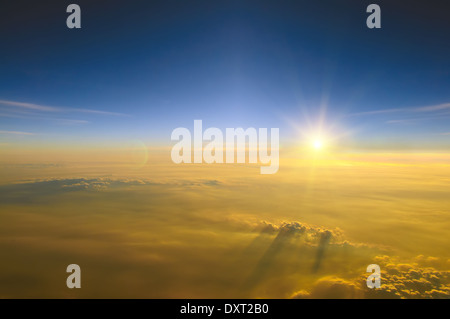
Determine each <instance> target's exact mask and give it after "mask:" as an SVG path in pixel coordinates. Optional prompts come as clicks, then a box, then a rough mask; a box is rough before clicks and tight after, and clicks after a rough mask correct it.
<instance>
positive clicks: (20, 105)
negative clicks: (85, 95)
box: [0, 100, 129, 116]
mask: <svg viewBox="0 0 450 319" xmlns="http://www.w3.org/2000/svg"><path fill="white" fill-rule="evenodd" d="M0 104H2V105H7V106H12V107H16V108H21V109H27V110H33V111H38V112H54V113H74V112H77V113H90V114H99V115H112V116H129V115H127V114H124V113H117V112H107V111H99V110H93V109H80V108H69V107H54V106H47V105H40V104H32V103H24V102H17V101H8V100H0Z"/></svg>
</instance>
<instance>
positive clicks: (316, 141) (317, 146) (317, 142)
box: [313, 139, 323, 150]
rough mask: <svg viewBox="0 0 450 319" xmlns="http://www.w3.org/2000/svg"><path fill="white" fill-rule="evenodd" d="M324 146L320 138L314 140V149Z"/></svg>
mask: <svg viewBox="0 0 450 319" xmlns="http://www.w3.org/2000/svg"><path fill="white" fill-rule="evenodd" d="M322 146H323V143H322V141H321V140H319V139H317V140H314V142H313V147H314V149H316V150H320V149H321V148H322Z"/></svg>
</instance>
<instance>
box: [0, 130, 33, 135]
mask: <svg viewBox="0 0 450 319" xmlns="http://www.w3.org/2000/svg"><path fill="white" fill-rule="evenodd" d="M0 134H12V135H36V133H30V132H21V131H0Z"/></svg>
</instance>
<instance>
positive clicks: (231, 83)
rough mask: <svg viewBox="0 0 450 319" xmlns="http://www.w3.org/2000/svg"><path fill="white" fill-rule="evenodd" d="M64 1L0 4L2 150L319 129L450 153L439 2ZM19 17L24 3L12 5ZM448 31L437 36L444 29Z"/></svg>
mask: <svg viewBox="0 0 450 319" xmlns="http://www.w3.org/2000/svg"><path fill="white" fill-rule="evenodd" d="M70 3H71V2H70V1H39V2H36V3H32V4H30V2H27V1H21V0H19V1H14V2H3V3H2V4H1V7H0V12H1V13H0V40H1V60H0V143H2V145H20V144H22V143H25V144H27V143H28V144H33V145H36V144H46V145H72V144H73V145H75V144H79V145H88V144H90V143H91V144H97V145H99V144H105V143H106V144H108V143H109V144H121V143H127V142H128V141H130V140H139V141H143V143H145V144H147V145H170V143H171V142H170V133H171V131H172V130H173V129H175V128H176V127H180V126H181V127H188V128H192V126H193V121H194V120H195V119H202V120H203V121H204V126H205V127H211V126H215V127H219V128H222V129H224V128H226V127H244V128H246V127H267V128H270V127H279V128H280V138H281V140H282V141H285V143H288V144H289V145H295V144H296V143H297V142H298V141H301V139H302V132H303V131H308V130H314V129H316V128H317V127H319V126H320V127H322V129H323V130H324V131H326V132H327V133H326V134H328V135H331V136H340V137H341V140H340V141H339V143H340V144H341V145H342V146H347V147H350V148H354V149H370V148H375V149H391V150H392V149H397V148H400V149H409V150H411V149H413V150H422V149H434V150H442V149H448V147H449V145H450V144H449V136H450V135H448V133H450V127H449V125H448V124H449V121H450V104H449V103H450V90H449V87H450V73H449V72H450V71H449V70H450V61H449V59H448V56H450V44H449V41H448V30H449V28H450V22H449V20H448V19H447V17H446V10H442V8H443V6H445V5H446V4H445V1H437V0H434V1H431V2H427V3H426V4H425V3H424V2H423V1H409V2H408V3H407V4H400V3H395V4H394V3H392V2H390V1H378V2H377V4H379V5H380V7H381V12H382V13H381V19H382V28H381V29H368V28H367V26H366V22H365V21H366V18H367V16H368V13H366V7H367V5H368V4H370V2H368V1H358V2H355V1H347V0H345V1H339V2H336V1H320V2H312V1H276V2H275V1H216V2H210V1H188V2H186V1H183V2H182V1H151V2H150V1H133V2H132V3H130V4H127V5H124V4H123V2H121V1H107V2H106V1H97V2H95V3H92V2H89V1H78V2H77V3H78V4H79V5H80V7H81V12H82V28H81V29H68V28H67V27H66V24H65V21H66V18H67V16H68V13H66V7H67V5H68V4H70ZM24 8H27V9H26V10H24ZM446 30H447V31H446Z"/></svg>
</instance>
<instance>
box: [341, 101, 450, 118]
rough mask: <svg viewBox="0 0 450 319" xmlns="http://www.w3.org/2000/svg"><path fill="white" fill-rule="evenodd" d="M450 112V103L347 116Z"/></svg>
mask: <svg viewBox="0 0 450 319" xmlns="http://www.w3.org/2000/svg"><path fill="white" fill-rule="evenodd" d="M446 110H449V111H450V103H442V104H436V105H427V106H420V107H405V108H391V109H383V110H373V111H367V112H358V113H351V114H349V115H348V116H364V115H377V114H389V113H423V112H427V113H431V112H438V111H446Z"/></svg>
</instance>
